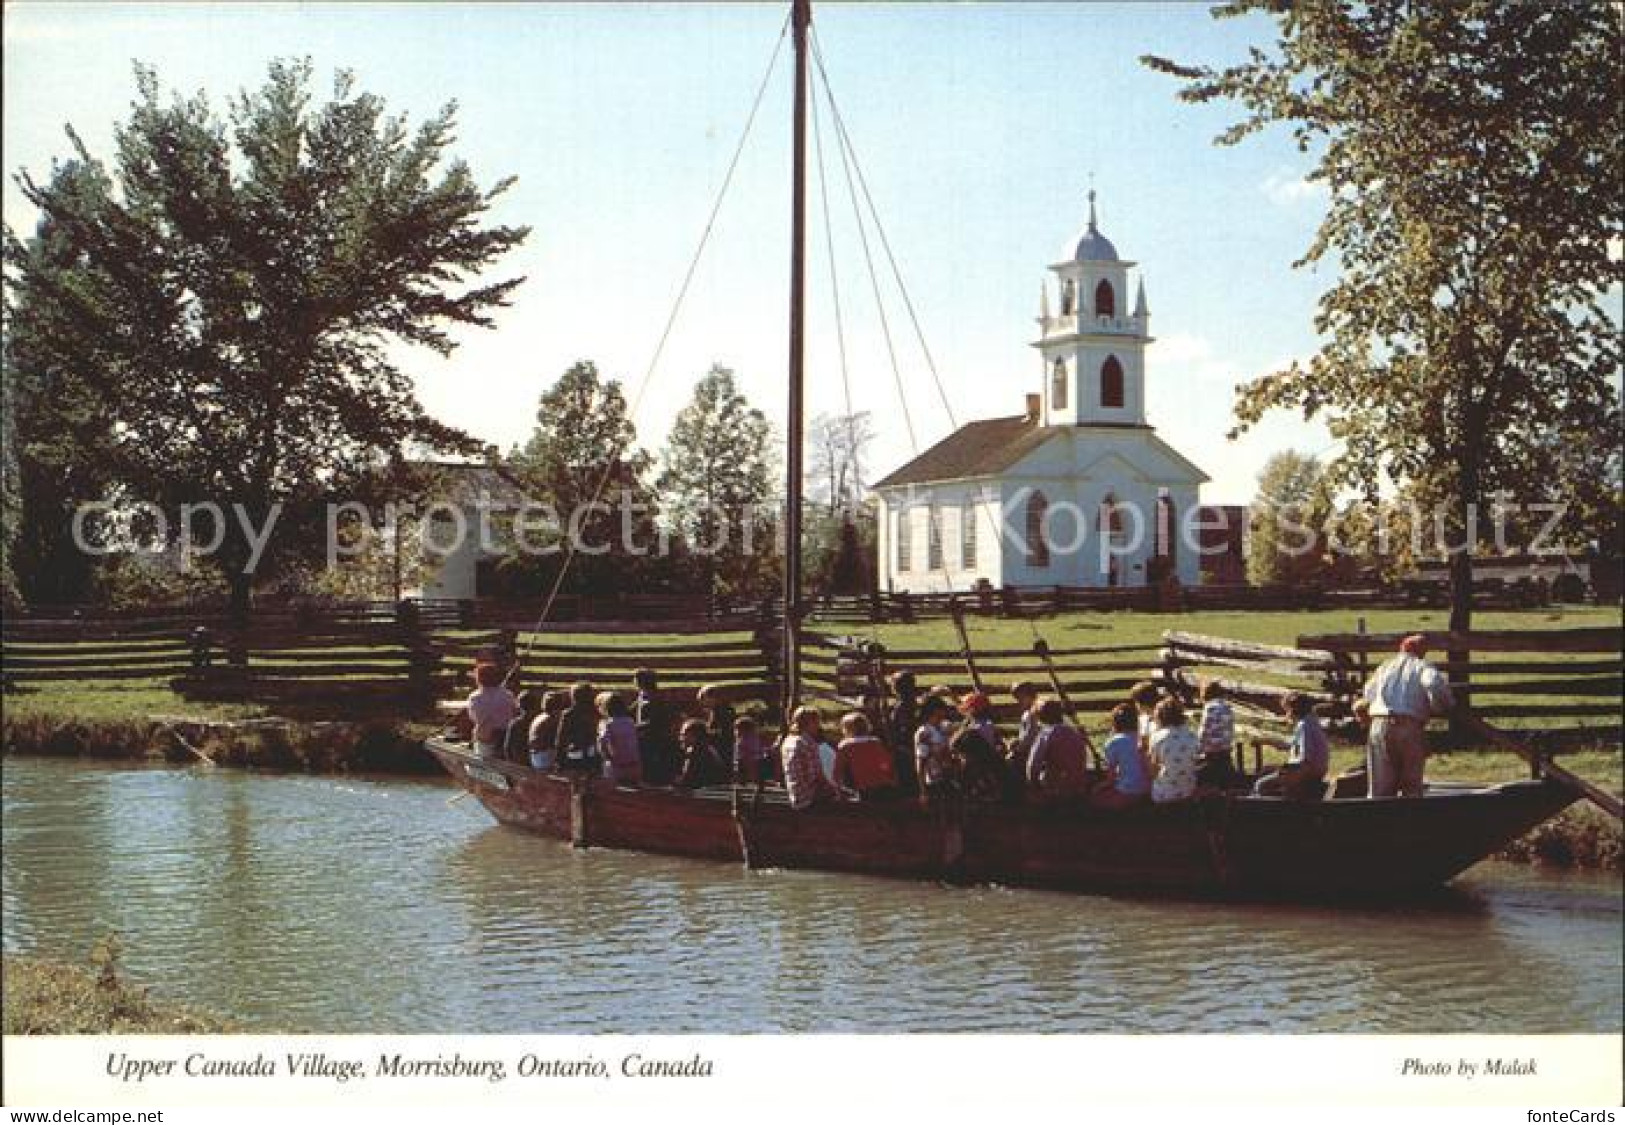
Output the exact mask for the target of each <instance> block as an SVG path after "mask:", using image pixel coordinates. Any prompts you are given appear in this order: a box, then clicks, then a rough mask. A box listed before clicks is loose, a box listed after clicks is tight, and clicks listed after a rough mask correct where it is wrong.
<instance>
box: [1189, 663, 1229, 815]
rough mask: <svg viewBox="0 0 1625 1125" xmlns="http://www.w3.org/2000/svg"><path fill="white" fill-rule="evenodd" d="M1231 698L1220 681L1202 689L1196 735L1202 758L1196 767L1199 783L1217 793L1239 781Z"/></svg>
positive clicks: (1207, 684)
mask: <svg viewBox="0 0 1625 1125" xmlns="http://www.w3.org/2000/svg"><path fill="white" fill-rule="evenodd" d="M1228 695H1229V693H1228V692H1226V691H1225V689H1224V685H1223V684H1221V683H1219V681H1218V680H1208V681H1207V682H1206V683H1204V684H1203V685H1202V724H1201V726H1200V727H1199V728H1198V730H1197V734H1196V741H1197V744H1198V748H1199V749H1200V750H1201V757H1200V758H1199V759H1198V761H1197V765H1196V783H1197V784H1198V785H1205V786H1211V787H1212V788H1214V789H1228V788H1229V787H1230V786H1232V785H1234V784H1235V782H1236V780H1237V777H1238V775H1237V773H1236V761H1235V756H1234V755H1235V745H1236V713H1235V711H1233V710H1232V709H1231V707H1230V700H1229V698H1228Z"/></svg>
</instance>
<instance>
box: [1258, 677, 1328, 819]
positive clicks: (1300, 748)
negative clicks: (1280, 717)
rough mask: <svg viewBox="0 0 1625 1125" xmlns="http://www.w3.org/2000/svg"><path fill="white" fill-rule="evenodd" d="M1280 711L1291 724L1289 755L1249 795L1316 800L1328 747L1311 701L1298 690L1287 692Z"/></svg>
mask: <svg viewBox="0 0 1625 1125" xmlns="http://www.w3.org/2000/svg"><path fill="white" fill-rule="evenodd" d="M1281 712H1282V713H1283V714H1284V715H1286V717H1287V718H1289V719H1291V720H1292V722H1293V727H1292V742H1291V743H1290V748H1291V751H1292V755H1291V757H1290V758H1288V759H1287V762H1286V764H1285V765H1284V766H1282V767H1281V768H1280V769H1278V770H1275V771H1273V772H1272V773H1267V774H1265V775H1264V776H1263V777H1261V778H1259V779H1258V782H1257V784H1255V785H1254V786H1253V793H1254V794H1255V795H1257V796H1259V797H1286V798H1287V799H1289V800H1294V801H1315V800H1319V799H1320V797H1321V796H1323V795H1324V794H1325V792H1326V771H1327V769H1328V768H1330V766H1331V762H1332V748H1331V744H1330V743H1329V742H1328V741H1327V740H1326V730H1325V728H1324V727H1322V726H1321V725H1320V719H1319V717H1318V716H1317V715H1316V714H1315V701H1314V700H1313V699H1311V698H1310V697H1309V696H1307V695H1305V694H1304V693H1303V692H1301V691H1289V692H1287V693H1286V695H1285V696H1283V697H1282V699H1281Z"/></svg>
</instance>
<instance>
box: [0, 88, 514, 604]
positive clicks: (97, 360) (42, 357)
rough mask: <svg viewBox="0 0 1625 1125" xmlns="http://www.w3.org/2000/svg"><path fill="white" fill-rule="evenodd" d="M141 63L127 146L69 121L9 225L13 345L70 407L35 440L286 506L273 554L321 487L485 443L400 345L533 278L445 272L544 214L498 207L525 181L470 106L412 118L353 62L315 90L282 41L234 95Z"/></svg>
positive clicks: (316, 544)
mask: <svg viewBox="0 0 1625 1125" xmlns="http://www.w3.org/2000/svg"><path fill="white" fill-rule="evenodd" d="M136 84H137V98H136V102H135V105H134V108H133V112H132V113H131V116H130V118H129V119H128V120H127V121H126V122H124V123H123V124H122V125H120V126H119V127H118V129H117V131H116V134H115V136H116V153H115V155H114V157H113V159H112V160H111V162H110V163H104V162H103V161H101V160H100V159H98V158H96V157H94V156H92V155H91V153H90V152H89V151H88V149H87V148H86V146H85V145H84V143H83V142H82V141H81V140H80V139H79V137H78V135H77V134H75V133H74V132H73V131H72V130H71V129H70V130H69V134H68V135H69V139H70V141H71V143H72V148H73V157H72V158H71V159H70V160H69V161H68V162H66V163H62V164H58V165H56V166H54V167H53V169H52V174H51V176H50V178H49V179H48V180H46V181H45V182H43V183H40V182H36V181H35V179H34V178H33V177H32V176H30V175H29V174H28V173H27V172H23V173H22V174H21V175H20V176H19V183H20V184H21V186H22V189H23V193H24V195H25V197H26V198H27V199H28V201H29V202H30V203H32V204H33V205H34V206H35V207H37V208H38V209H39V211H40V213H41V216H42V219H41V223H40V227H39V229H38V231H37V232H36V234H35V236H34V237H33V238H31V239H29V240H27V241H23V240H20V239H19V238H17V237H16V236H15V235H14V234H12V232H10V231H9V230H8V231H7V233H6V240H5V261H6V266H7V271H8V275H10V276H9V277H8V280H11V281H13V283H14V288H15V305H14V312H15V316H14V318H13V323H12V325H11V328H12V331H13V333H14V354H13V355H11V356H9V357H8V358H9V359H10V360H11V364H12V365H14V366H15V368H16V369H17V372H18V376H17V377H18V378H19V379H20V380H21V381H22V382H23V383H24V385H25V386H26V387H27V388H28V395H27V397H28V399H29V402H30V403H31V404H32V405H33V407H34V408H36V409H38V410H47V409H48V410H50V411H52V412H54V413H56V414H57V415H58V416H57V417H54V418H52V419H49V420H44V421H41V422H40V423H39V425H38V428H37V431H36V430H35V429H30V430H29V432H26V433H25V434H24V442H25V446H24V448H25V452H30V453H36V452H38V451H39V448H40V445H41V444H42V442H41V441H40V440H36V439H40V438H42V437H43V438H53V439H55V440H54V444H53V445H52V451H53V454H54V455H56V456H58V457H60V458H61V459H62V460H64V461H65V462H66V463H68V464H72V465H80V464H84V463H86V462H87V460H88V461H91V462H94V463H95V464H97V465H100V466H102V467H104V468H105V470H106V471H107V473H108V474H109V478H110V482H111V483H114V484H117V485H118V486H120V487H121V489H122V490H123V493H124V495H125V496H126V497H127V498H128V499H132V500H142V501H150V502H154V503H157V504H159V505H161V506H162V507H163V508H164V509H165V510H167V511H174V510H176V509H177V508H178V506H179V505H181V504H184V503H188V502H191V503H202V502H210V501H212V502H215V503H218V504H221V505H222V506H229V505H233V504H239V505H241V506H242V509H243V511H244V512H245V513H246V515H247V516H248V517H249V519H250V520H251V521H252V523H253V524H254V525H255V526H256V527H258V526H263V525H264V523H265V522H266V520H267V518H268V517H269V516H270V514H271V513H272V512H273V511H275V510H277V506H278V505H281V506H282V508H281V510H282V512H283V518H282V519H281V521H280V522H279V523H278V524H277V527H276V529H275V533H274V534H273V535H272V537H271V539H270V541H269V543H268V546H267V550H266V554H265V556H263V558H262V562H261V565H260V567H259V569H258V571H257V572H258V573H264V572H265V571H267V570H269V569H272V568H273V567H274V564H275V562H277V561H278V560H280V559H282V558H284V557H295V558H299V557H303V558H307V559H308V558H310V557H312V556H313V555H316V554H319V553H320V551H321V550H322V547H323V543H322V536H321V535H320V534H318V531H319V529H320V528H321V526H322V524H321V519H320V513H321V509H322V507H323V505H324V502H328V501H331V500H346V499H363V500H367V499H376V497H377V496H378V495H379V494H381V492H382V491H383V486H384V485H385V484H386V483H387V479H388V478H387V476H385V475H381V474H380V473H379V471H378V470H379V467H380V465H383V464H387V463H388V462H389V461H390V460H398V459H400V458H401V457H402V456H404V455H405V453H406V451H407V449H408V448H409V447H413V446H417V447H426V448H429V449H436V450H444V451H447V452H456V453H469V452H475V451H477V450H478V449H479V446H478V444H477V443H475V442H474V441H473V439H471V438H469V437H468V436H467V435H465V434H462V433H460V432H459V431H457V430H454V429H452V428H450V427H447V426H444V425H442V424H440V423H438V422H436V421H435V420H434V419H432V418H430V417H429V416H428V415H427V414H426V413H425V412H424V410H423V408H422V406H421V405H420V404H419V403H418V401H417V399H416V396H415V394H414V392H413V389H412V385H411V381H410V378H409V377H408V376H407V374H406V373H405V372H404V371H402V370H401V369H400V368H399V367H398V366H397V365H396V361H395V359H394V358H393V353H392V348H393V346H394V345H397V344H412V345H419V346H423V347H426V348H429V349H431V350H432V351H434V352H437V353H440V354H442V355H444V354H447V353H449V352H450V351H451V350H452V349H453V347H454V346H455V344H454V340H453V337H452V335H451V330H452V329H453V328H454V327H458V326H474V327H489V326H490V325H491V323H492V321H491V313H492V312H493V311H494V310H495V309H498V308H500V307H503V306H505V305H506V304H507V303H508V300H509V297H510V295H511V293H512V292H513V290H514V288H515V287H516V286H517V285H518V284H519V283H520V280H522V279H509V280H505V281H500V282H496V283H492V284H485V285H474V286H472V287H467V288H464V289H462V291H461V292H455V293H454V292H451V291H450V290H451V289H452V287H454V286H457V285H459V284H460V283H464V282H466V281H467V280H468V279H470V278H472V277H474V276H475V275H477V274H478V273H479V272H481V271H482V270H483V269H485V268H486V267H488V266H489V265H491V264H492V263H493V262H495V261H496V260H497V259H498V258H499V257H501V256H502V255H503V254H504V253H506V252H507V251H508V250H510V249H512V248H513V247H515V246H517V245H518V244H519V243H520V242H521V241H522V240H523V239H524V238H525V236H526V234H527V233H528V232H527V230H526V229H525V228H521V227H508V226H482V225H481V222H482V220H483V219H484V218H485V217H486V215H487V213H488V212H489V211H490V209H491V207H492V205H493V203H494V201H495V200H496V198H497V196H498V195H500V194H501V192H502V191H503V190H504V189H505V188H506V187H507V186H508V185H509V183H510V182H511V181H510V180H502V181H499V182H498V183H497V184H496V186H495V187H493V188H492V189H490V190H483V189H481V188H480V187H479V186H478V185H477V184H476V183H475V181H474V177H473V175H472V173H471V172H470V171H469V169H468V167H467V166H466V165H465V164H463V163H462V162H461V161H459V160H451V161H450V162H449V163H448V162H447V161H446V156H447V150H448V148H449V147H450V145H451V144H452V143H453V141H454V139H455V133H454V125H455V106H453V105H447V106H446V107H444V108H443V109H442V110H440V111H439V112H438V113H436V114H435V115H434V116H433V117H431V118H429V119H428V120H427V121H425V122H424V123H423V124H421V125H419V126H418V127H417V128H416V129H415V130H411V129H409V128H408V126H407V122H406V119H405V118H404V117H400V116H389V115H387V114H386V111H385V106H384V103H383V101H382V100H381V99H380V98H378V97H376V96H375V95H372V94H366V93H361V92H359V91H358V90H357V89H356V86H355V82H354V79H353V78H352V77H351V76H350V75H349V74H348V73H344V72H340V73H339V74H338V76H337V77H336V79H335V80H334V83H333V87H332V92H331V97H330V98H329V99H328V100H327V101H325V102H323V103H320V104H314V102H313V97H312V93H311V67H310V64H309V63H308V62H275V63H272V64H271V66H270V68H269V73H268V75H267V79H266V81H265V83H264V85H263V86H261V87H260V88H258V89H256V90H251V91H248V92H244V93H242V94H240V95H239V96H237V97H235V98H233V99H232V100H231V102H230V105H229V109H228V111H227V113H226V115H225V117H224V118H222V117H221V116H220V115H219V114H218V113H217V112H216V111H215V109H214V108H213V107H212V106H211V104H210V103H209V101H208V100H207V98H206V97H204V96H203V95H201V94H199V95H196V96H194V97H191V98H180V97H178V96H177V97H175V98H173V99H169V100H166V99H165V98H164V97H163V96H162V94H161V92H160V88H159V82H158V78H157V76H156V75H155V74H154V73H153V72H152V71H151V70H148V69H146V68H143V67H137V69H136ZM58 404H60V406H59V405H58ZM40 455H41V457H42V460H41V462H40V463H41V464H42V465H44V464H49V462H48V461H45V460H44V459H43V454H40ZM91 483H94V482H91ZM71 498H72V499H75V500H84V499H97V498H100V493H99V492H98V491H94V490H91V489H90V488H89V487H88V486H87V488H86V490H85V491H83V492H79V493H78V494H77V495H75V496H73V497H71ZM31 518H36V519H38V518H44V514H43V513H35V514H33V515H32V517H31ZM227 524H228V526H227V533H226V536H225V541H224V543H223V544H222V547H221V549H220V551H219V552H218V553H217V554H216V555H215V556H214V557H213V559H212V560H211V561H213V562H214V563H215V564H216V565H218V566H219V567H220V568H221V570H222V573H224V574H225V575H226V576H227V577H228V580H229V581H230V582H231V583H232V591H233V598H234V602H235V603H236V604H238V605H239V606H240V607H242V606H246V601H247V597H248V593H249V587H250V583H251V582H252V580H253V574H251V573H250V566H251V564H250V558H251V555H252V548H251V544H250V538H249V536H248V534H246V533H245V532H244V531H243V529H242V527H241V526H240V521H238V520H228V521H227Z"/></svg>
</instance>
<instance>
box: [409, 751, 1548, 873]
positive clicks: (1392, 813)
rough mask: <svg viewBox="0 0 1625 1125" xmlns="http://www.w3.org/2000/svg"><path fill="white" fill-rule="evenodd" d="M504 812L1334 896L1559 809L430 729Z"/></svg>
mask: <svg viewBox="0 0 1625 1125" xmlns="http://www.w3.org/2000/svg"><path fill="white" fill-rule="evenodd" d="M429 748H430V750H431V751H432V752H433V753H434V754H435V756H436V757H437V758H439V760H440V761H441V763H442V764H443V765H444V766H445V768H446V769H447V771H448V772H449V773H450V774H451V775H452V777H453V778H455V779H456V780H457V781H458V782H459V783H461V784H462V785H463V786H464V787H465V788H466V789H468V790H469V791H470V792H471V793H472V794H473V795H474V796H475V797H477V798H478V799H479V800H480V802H481V803H482V804H484V806H485V807H486V809H488V810H489V811H490V813H491V815H492V816H494V817H495V818H496V819H497V820H498V821H499V822H500V823H502V824H506V825H511V826H514V827H517V828H523V829H525V830H528V831H531V832H537V833H539V834H541V835H544V836H551V837H554V838H556V839H560V840H568V841H570V842H572V843H574V844H576V845H577V846H581V847H605V848H618V849H625V850H634V851H647V852H655V853H659V854H662V855H676V856H688V857H691V858H696V859H712V860H725V861H731V862H735V863H738V862H744V863H746V864H748V865H749V866H751V867H756V868H789V869H809V870H824V871H840V872H852V873H860V874H867V875H880V876H888V877H894V878H907V879H927V880H938V881H944V882H971V883H998V884H1003V885H1009V886H1029V887H1045V888H1052V889H1057V890H1070V891H1107V892H1116V893H1133V894H1180V895H1196V896H1230V897H1283V898H1340V897H1348V896H1356V895H1358V896H1371V895H1378V896H1380V895H1388V894H1399V893H1406V892H1414V891H1417V890H1421V889H1425V888H1430V887H1437V886H1440V885H1442V884H1444V883H1446V882H1448V881H1449V880H1450V879H1452V878H1454V877H1455V876H1456V875H1458V874H1460V873H1461V872H1462V871H1464V870H1466V869H1467V868H1468V867H1470V866H1472V865H1473V864H1474V863H1476V862H1478V861H1479V860H1481V859H1484V858H1487V857H1488V856H1491V855H1494V854H1495V853H1496V852H1497V851H1499V850H1500V849H1501V848H1502V847H1504V846H1505V845H1506V844H1507V843H1509V842H1510V841H1512V840H1514V839H1516V838H1517V837H1519V836H1521V835H1522V834H1524V833H1525V832H1527V831H1529V830H1530V829H1531V828H1533V827H1534V826H1536V825H1537V824H1540V823H1541V822H1542V821H1544V820H1546V819H1548V818H1549V817H1552V816H1554V815H1556V814H1557V813H1558V812H1560V811H1562V809H1563V808H1565V807H1566V806H1568V805H1569V804H1571V803H1572V802H1573V801H1574V796H1573V794H1572V793H1571V792H1570V791H1568V790H1566V789H1564V788H1563V787H1561V786H1559V785H1556V784H1554V783H1550V782H1539V781H1525V782H1514V783H1510V784H1506V785H1497V786H1490V787H1486V788H1467V787H1451V786H1435V787H1430V791H1429V795H1428V796H1426V797H1424V798H1421V799H1419V800H1418V799H1404V798H1388V799H1377V800H1367V799H1364V798H1359V799H1346V800H1331V801H1313V802H1299V801H1283V800H1279V799H1272V798H1256V797H1250V796H1230V797H1214V798H1210V799H1205V800H1198V801H1188V802H1181V803H1179V804H1175V805H1160V806H1159V805H1149V804H1147V805H1142V806H1139V807H1136V808H1132V809H1127V810H1122V811H1112V812H1104V811H1098V810H1093V809H1089V808H1084V807H1079V806H1075V805H1069V806H1055V805H1032V806H1020V807H1008V806H967V807H961V808H927V807H923V806H922V805H920V804H919V803H918V802H914V801H901V802H894V803H891V804H887V805H875V804H855V803H852V804H839V805H830V806H824V807H819V808H816V809H812V810H807V811H803V812H797V811H795V810H793V809H791V808H790V807H789V805H788V804H787V803H786V802H785V800H784V798H783V795H782V792H778V791H769V792H767V793H761V792H756V793H744V792H738V793H732V794H730V793H729V792H728V791H726V790H712V791H708V792H705V793H700V794H689V793H683V792H676V791H672V790H661V789H629V788H618V787H616V786H614V785H611V784H610V783H608V782H605V781H602V780H587V779H571V778H567V777H561V776H557V775H548V774H538V773H536V772H535V771H532V770H530V769H528V768H526V767H524V766H520V765H516V764H513V763H509V762H498V761H490V760H487V759H480V758H476V757H474V756H472V755H471V754H470V753H469V751H468V749H467V748H466V747H461V746H458V745H457V744H453V743H448V742H443V741H440V740H432V741H431V742H430V744H429Z"/></svg>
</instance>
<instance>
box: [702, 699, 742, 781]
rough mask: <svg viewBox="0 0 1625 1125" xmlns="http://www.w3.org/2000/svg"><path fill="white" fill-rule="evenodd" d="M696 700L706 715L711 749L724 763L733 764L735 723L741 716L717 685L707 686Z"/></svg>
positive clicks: (706, 726) (706, 727)
mask: <svg viewBox="0 0 1625 1125" xmlns="http://www.w3.org/2000/svg"><path fill="white" fill-rule="evenodd" d="M694 700H695V702H696V703H698V704H699V705H700V710H701V711H703V712H704V713H705V729H706V731H707V732H708V734H709V736H710V739H711V749H713V750H715V751H716V752H717V754H718V756H720V757H721V758H722V760H723V761H724V762H732V761H733V757H734V721H735V720H736V719H738V718H739V716H738V714H737V713H736V712H735V711H734V709H733V707H732V706H731V705H730V704H729V703H728V699H727V696H726V694H725V693H724V692H723V690H722V688H721V687H720V686H718V685H717V684H706V685H705V686H704V687H702V688H701V689H700V690H699V692H698V693H697V694H696V695H695V697H694Z"/></svg>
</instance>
